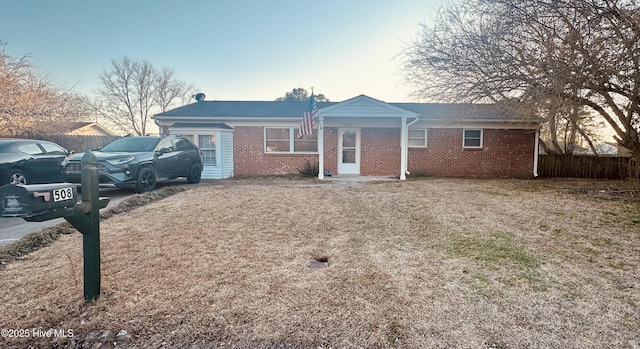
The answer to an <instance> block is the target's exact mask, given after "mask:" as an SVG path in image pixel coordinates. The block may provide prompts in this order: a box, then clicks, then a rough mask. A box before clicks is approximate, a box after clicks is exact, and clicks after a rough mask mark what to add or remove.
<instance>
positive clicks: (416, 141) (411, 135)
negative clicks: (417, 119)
mask: <svg viewBox="0 0 640 349" xmlns="http://www.w3.org/2000/svg"><path fill="white" fill-rule="evenodd" d="M407 137H408V139H407V145H408V146H409V148H426V147H427V130H409V132H408V134H407Z"/></svg>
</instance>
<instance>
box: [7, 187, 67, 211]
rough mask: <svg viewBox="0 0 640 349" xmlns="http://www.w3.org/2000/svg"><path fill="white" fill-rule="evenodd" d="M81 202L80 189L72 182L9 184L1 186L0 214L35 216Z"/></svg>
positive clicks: (61, 209) (64, 209) (64, 208)
mask: <svg viewBox="0 0 640 349" xmlns="http://www.w3.org/2000/svg"><path fill="white" fill-rule="evenodd" d="M78 202H79V198H78V189H77V188H76V186H75V185H74V184H71V183H53V184H29V185H22V184H17V185H16V184H8V185H5V186H2V187H0V216H2V217H24V218H28V217H34V216H41V215H45V214H50V213H55V212H62V211H66V210H69V209H73V207H74V206H75V205H76V204H77V203H78Z"/></svg>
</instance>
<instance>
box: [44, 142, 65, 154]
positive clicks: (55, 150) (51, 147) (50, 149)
mask: <svg viewBox="0 0 640 349" xmlns="http://www.w3.org/2000/svg"><path fill="white" fill-rule="evenodd" d="M40 145H41V146H42V147H43V148H44V150H45V151H46V152H47V154H49V155H67V151H66V150H64V149H62V148H60V147H59V146H57V145H55V144H53V143H40Z"/></svg>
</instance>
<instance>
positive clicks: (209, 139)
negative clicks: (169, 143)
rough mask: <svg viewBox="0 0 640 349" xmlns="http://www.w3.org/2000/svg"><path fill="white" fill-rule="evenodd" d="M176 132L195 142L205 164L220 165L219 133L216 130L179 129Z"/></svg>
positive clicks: (177, 134)
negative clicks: (218, 151)
mask: <svg viewBox="0 0 640 349" xmlns="http://www.w3.org/2000/svg"><path fill="white" fill-rule="evenodd" d="M172 134H175V135H176V136H178V137H182V138H185V139H188V140H190V141H191V142H193V144H194V145H196V146H197V147H198V149H200V154H202V164H203V165H204V166H218V162H217V160H218V159H217V144H216V140H217V134H218V133H216V132H206V131H205V132H204V133H199V132H197V131H196V132H194V131H177V132H174V133H172Z"/></svg>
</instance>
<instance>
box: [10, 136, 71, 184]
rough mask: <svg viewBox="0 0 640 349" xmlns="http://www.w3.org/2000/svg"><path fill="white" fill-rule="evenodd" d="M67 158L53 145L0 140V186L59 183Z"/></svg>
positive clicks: (63, 150) (28, 141) (57, 146)
mask: <svg viewBox="0 0 640 349" xmlns="http://www.w3.org/2000/svg"><path fill="white" fill-rule="evenodd" d="M67 155H69V153H68V152H67V150H66V149H64V148H63V147H61V146H59V145H58V144H55V143H53V142H48V141H41V140H36V139H16V138H0V185H5V184H36V183H55V182H62V181H63V180H64V176H63V173H62V169H63V166H64V163H63V162H64V160H65V157H66V156H67Z"/></svg>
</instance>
